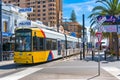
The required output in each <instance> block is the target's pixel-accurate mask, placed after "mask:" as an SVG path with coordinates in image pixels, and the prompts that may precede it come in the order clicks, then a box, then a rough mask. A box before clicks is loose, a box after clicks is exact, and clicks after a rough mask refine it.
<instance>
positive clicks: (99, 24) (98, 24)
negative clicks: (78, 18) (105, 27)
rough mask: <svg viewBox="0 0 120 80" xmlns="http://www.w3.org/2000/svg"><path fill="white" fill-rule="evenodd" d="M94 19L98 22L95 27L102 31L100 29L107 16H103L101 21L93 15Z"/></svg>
mask: <svg viewBox="0 0 120 80" xmlns="http://www.w3.org/2000/svg"><path fill="white" fill-rule="evenodd" d="M93 20H94V21H95V22H96V23H97V24H96V26H95V29H98V31H99V32H100V30H101V29H102V23H103V22H104V21H105V20H106V17H103V18H102V19H101V20H100V21H98V20H97V18H96V17H95V16H93ZM100 28H101V29H100Z"/></svg>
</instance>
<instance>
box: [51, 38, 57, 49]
mask: <svg viewBox="0 0 120 80" xmlns="http://www.w3.org/2000/svg"><path fill="white" fill-rule="evenodd" d="M56 49H57V40H52V50H56Z"/></svg>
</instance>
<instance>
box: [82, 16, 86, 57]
mask: <svg viewBox="0 0 120 80" xmlns="http://www.w3.org/2000/svg"><path fill="white" fill-rule="evenodd" d="M82 18H83V59H84V58H85V35H84V32H85V31H84V28H85V16H84V14H83V15H82Z"/></svg>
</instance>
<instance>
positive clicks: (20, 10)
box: [19, 7, 33, 13]
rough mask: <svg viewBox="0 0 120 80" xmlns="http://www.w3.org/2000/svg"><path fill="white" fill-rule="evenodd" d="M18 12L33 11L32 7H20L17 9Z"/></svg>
mask: <svg viewBox="0 0 120 80" xmlns="http://www.w3.org/2000/svg"><path fill="white" fill-rule="evenodd" d="M19 12H20V13H25V12H27V13H30V12H33V8H31V7H30V8H21V9H19Z"/></svg>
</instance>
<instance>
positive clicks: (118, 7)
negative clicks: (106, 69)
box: [89, 0, 120, 59]
mask: <svg viewBox="0 0 120 80" xmlns="http://www.w3.org/2000/svg"><path fill="white" fill-rule="evenodd" d="M96 3H101V4H102V5H100V6H96V7H94V8H93V10H92V14H91V15H90V16H89V18H91V26H92V25H93V24H94V23H95V21H94V20H93V19H92V16H93V15H94V16H96V17H97V16H100V15H102V16H106V15H110V16H116V15H119V14H120V2H119V0H97V1H96ZM105 24H106V23H105ZM107 24H108V23H107ZM112 24H116V23H112ZM104 34H105V33H104ZM107 34H108V33H107ZM111 34H112V35H111V37H112V39H110V40H111V42H110V43H111V44H110V45H109V46H110V49H114V50H115V52H116V53H117V54H119V49H118V48H119V46H118V36H117V33H113V32H112V33H111ZM105 35H106V34H105ZM109 36H110V34H109ZM113 41H115V43H114V45H113V46H114V47H112V43H113ZM116 45H117V46H116ZM117 59H118V58H117Z"/></svg>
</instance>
